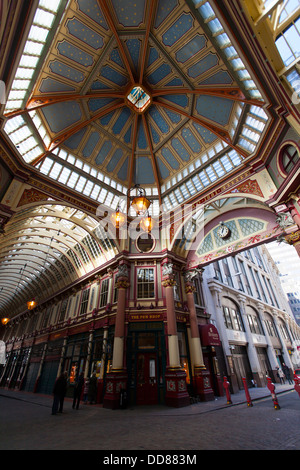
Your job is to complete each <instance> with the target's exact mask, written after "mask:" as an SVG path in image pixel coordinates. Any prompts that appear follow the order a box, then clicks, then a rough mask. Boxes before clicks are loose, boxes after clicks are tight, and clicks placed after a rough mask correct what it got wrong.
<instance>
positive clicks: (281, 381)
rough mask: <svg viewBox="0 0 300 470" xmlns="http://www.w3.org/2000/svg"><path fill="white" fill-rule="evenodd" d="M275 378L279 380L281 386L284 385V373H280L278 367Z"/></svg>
mask: <svg viewBox="0 0 300 470" xmlns="http://www.w3.org/2000/svg"><path fill="white" fill-rule="evenodd" d="M277 377H278V378H279V380H280V383H281V384H284V383H285V380H284V373H283V372H282V370H281V369H280V367H277Z"/></svg>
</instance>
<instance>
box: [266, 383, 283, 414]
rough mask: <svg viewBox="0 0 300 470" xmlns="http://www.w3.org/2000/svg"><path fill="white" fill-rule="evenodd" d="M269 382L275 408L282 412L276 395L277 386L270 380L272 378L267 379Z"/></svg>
mask: <svg viewBox="0 0 300 470" xmlns="http://www.w3.org/2000/svg"><path fill="white" fill-rule="evenodd" d="M267 381H268V389H269V390H270V392H271V395H272V399H273V403H274V408H275V410H280V406H279V403H278V400H277V396H276V393H275V385H274V384H273V383H272V380H271V379H270V377H267Z"/></svg>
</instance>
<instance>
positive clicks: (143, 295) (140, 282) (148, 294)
mask: <svg viewBox="0 0 300 470" xmlns="http://www.w3.org/2000/svg"><path fill="white" fill-rule="evenodd" d="M154 292H155V291H154V268H140V269H138V270H137V298H138V299H150V298H154V295H155V294H154Z"/></svg>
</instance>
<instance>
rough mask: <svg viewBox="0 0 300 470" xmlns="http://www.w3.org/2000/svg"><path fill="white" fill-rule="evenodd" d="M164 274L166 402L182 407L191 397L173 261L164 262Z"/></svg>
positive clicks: (169, 404)
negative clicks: (183, 357)
mask: <svg viewBox="0 0 300 470" xmlns="http://www.w3.org/2000/svg"><path fill="white" fill-rule="evenodd" d="M162 274H163V280H162V285H163V287H164V288H165V296H166V308H167V334H168V365H167V370H166V374H165V379H166V395H165V403H166V405H168V406H174V407H181V406H186V405H189V403H190V398H189V394H188V392H187V387H186V373H185V371H184V370H183V369H182V367H181V365H180V354H179V346H178V335H177V325H176V313H175V303H174V290H173V287H174V286H175V285H176V281H175V279H174V275H173V270H172V264H171V263H169V262H165V264H163V267H162Z"/></svg>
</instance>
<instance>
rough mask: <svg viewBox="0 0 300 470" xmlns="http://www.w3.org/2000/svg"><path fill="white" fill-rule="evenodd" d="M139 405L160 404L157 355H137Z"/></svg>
mask: <svg viewBox="0 0 300 470" xmlns="http://www.w3.org/2000/svg"><path fill="white" fill-rule="evenodd" d="M136 384H137V391H136V402H137V405H155V404H156V403H158V384H157V358H156V354H155V353H150V352H144V353H142V352H141V353H138V354H137V380H136Z"/></svg>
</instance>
